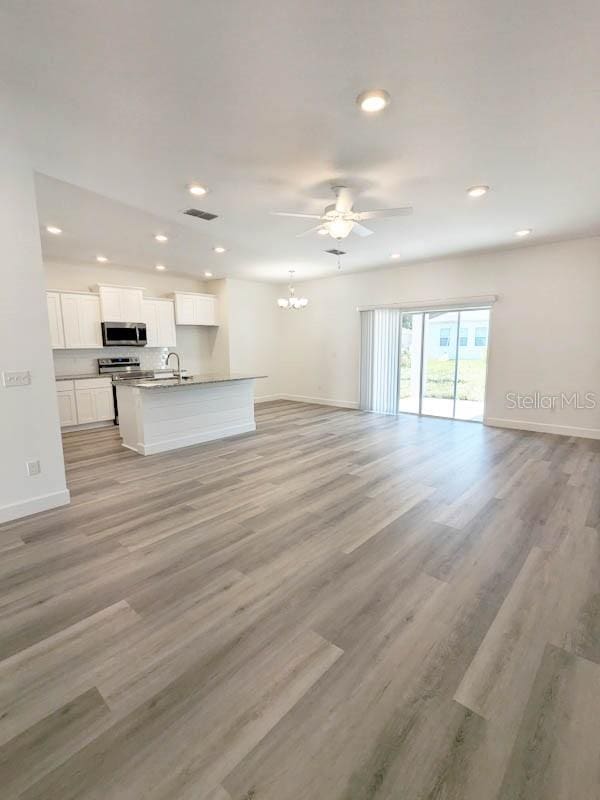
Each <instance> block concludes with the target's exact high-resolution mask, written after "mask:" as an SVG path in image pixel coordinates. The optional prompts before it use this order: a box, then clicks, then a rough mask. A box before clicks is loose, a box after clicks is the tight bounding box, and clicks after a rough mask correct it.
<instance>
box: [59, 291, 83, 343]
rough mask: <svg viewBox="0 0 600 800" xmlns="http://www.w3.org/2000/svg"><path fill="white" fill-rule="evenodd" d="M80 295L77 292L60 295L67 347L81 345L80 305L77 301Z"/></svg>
mask: <svg viewBox="0 0 600 800" xmlns="http://www.w3.org/2000/svg"><path fill="white" fill-rule="evenodd" d="M79 296H80V295H77V294H61V296H60V306H61V309H62V318H63V330H64V343H65V347H81V332H80V330H79V306H78V303H77V300H78V297H79Z"/></svg>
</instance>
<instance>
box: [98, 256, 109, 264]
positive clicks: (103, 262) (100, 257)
mask: <svg viewBox="0 0 600 800" xmlns="http://www.w3.org/2000/svg"><path fill="white" fill-rule="evenodd" d="M96 261H99V262H100V263H101V264H106V262H107V261H108V258H107V257H106V256H96Z"/></svg>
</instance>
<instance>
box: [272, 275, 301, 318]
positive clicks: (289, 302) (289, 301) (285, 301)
mask: <svg viewBox="0 0 600 800" xmlns="http://www.w3.org/2000/svg"><path fill="white" fill-rule="evenodd" d="M294 272H295V270H293V269H291V270H289V273H290V284H289V286H288V296H287V297H280V298H279V299H278V300H277V305H278V306H279V308H281V309H283V310H284V311H301V310H302V309H303V308H306V306H307V305H308V300H307V299H306V297H296V290H295V289H294V286H293V283H292V282H293V280H294Z"/></svg>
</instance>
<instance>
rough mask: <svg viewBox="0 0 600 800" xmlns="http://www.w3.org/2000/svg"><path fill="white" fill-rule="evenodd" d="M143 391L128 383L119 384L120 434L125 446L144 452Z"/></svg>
mask: <svg viewBox="0 0 600 800" xmlns="http://www.w3.org/2000/svg"><path fill="white" fill-rule="evenodd" d="M140 395H141V392H140V390H139V389H135V388H134V387H133V386H127V384H124V385H121V386H117V405H118V406H119V435H120V436H121V439H122V440H123V441H122V444H123V447H127V448H128V449H129V450H135V452H136V453H140V454H141V455H143V454H144V443H143V426H142V404H141V397H140Z"/></svg>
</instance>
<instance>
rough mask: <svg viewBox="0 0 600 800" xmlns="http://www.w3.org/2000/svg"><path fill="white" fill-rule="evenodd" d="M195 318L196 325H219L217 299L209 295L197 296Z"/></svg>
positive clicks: (195, 299)
mask: <svg viewBox="0 0 600 800" xmlns="http://www.w3.org/2000/svg"><path fill="white" fill-rule="evenodd" d="M194 318H195V319H196V325H217V304H216V298H215V297H211V296H209V295H196V296H195V298H194Z"/></svg>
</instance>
